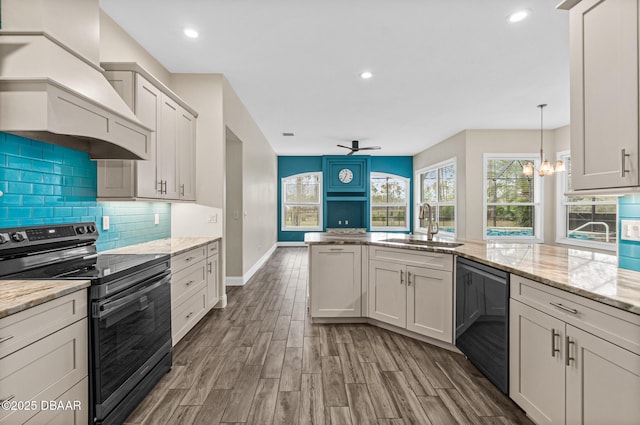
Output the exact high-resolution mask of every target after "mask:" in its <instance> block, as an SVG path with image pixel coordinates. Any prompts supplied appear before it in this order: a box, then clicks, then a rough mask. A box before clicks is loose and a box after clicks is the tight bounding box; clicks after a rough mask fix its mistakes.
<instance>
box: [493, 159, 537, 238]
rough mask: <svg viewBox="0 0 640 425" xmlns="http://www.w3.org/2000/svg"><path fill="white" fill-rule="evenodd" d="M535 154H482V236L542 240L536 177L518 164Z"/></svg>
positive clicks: (521, 164)
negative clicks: (527, 173) (525, 171)
mask: <svg viewBox="0 0 640 425" xmlns="http://www.w3.org/2000/svg"><path fill="white" fill-rule="evenodd" d="M527 162H533V163H534V164H537V162H538V161H537V157H536V155H535V154H485V155H484V220H483V222H484V239H497V238H504V239H519V240H533V241H536V242H540V241H542V234H543V232H542V211H541V208H540V199H542V196H541V185H540V177H538V175H537V174H536V175H534V176H532V177H525V176H524V174H522V167H523V166H524V164H526V163H527Z"/></svg>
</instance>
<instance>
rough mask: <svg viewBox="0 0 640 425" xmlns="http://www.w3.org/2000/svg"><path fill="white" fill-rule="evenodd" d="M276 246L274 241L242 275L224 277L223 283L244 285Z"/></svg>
mask: <svg viewBox="0 0 640 425" xmlns="http://www.w3.org/2000/svg"><path fill="white" fill-rule="evenodd" d="M277 247H278V244H277V243H275V244H273V246H272V247H271V248H270V249H269V251H267V252H266V253H265V254H264V255H263V256H262V257H261V258H260V259H259V260H258V261H256V263H255V264H254V265H253V266H252V267H251V268H250V269H249V270H248V271H247V272H246V273H245V274H244V275H242V276H227V277H226V278H225V279H224V284H225V285H226V286H244V285H245V284H246V283H247V282H248V281H249V279H251V278H252V277H253V275H254V274H256V272H257V271H258V269H260V267H262V266H263V265H264V263H266V262H267V260H268V259H269V257H271V255H272V254H273V252H274V251H275V250H276V248H277Z"/></svg>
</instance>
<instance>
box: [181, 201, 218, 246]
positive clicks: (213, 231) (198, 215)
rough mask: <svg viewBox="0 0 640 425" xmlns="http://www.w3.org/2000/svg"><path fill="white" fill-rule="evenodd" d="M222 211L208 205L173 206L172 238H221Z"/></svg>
mask: <svg viewBox="0 0 640 425" xmlns="http://www.w3.org/2000/svg"><path fill="white" fill-rule="evenodd" d="M222 233H223V229H222V210H221V209H220V208H213V207H209V206H206V205H199V204H188V203H184V204H183V203H173V204H171V236H189V237H200V236H208V237H212V238H221V237H222Z"/></svg>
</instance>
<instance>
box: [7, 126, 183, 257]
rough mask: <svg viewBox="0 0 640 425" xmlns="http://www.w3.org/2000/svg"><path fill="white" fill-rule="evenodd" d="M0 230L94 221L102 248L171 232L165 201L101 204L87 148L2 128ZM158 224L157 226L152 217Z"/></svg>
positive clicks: (93, 166)
mask: <svg viewBox="0 0 640 425" xmlns="http://www.w3.org/2000/svg"><path fill="white" fill-rule="evenodd" d="M0 191H2V192H3V193H4V195H3V196H0V228H3V227H15V226H31V225H43V224H58V223H73V222H79V221H94V222H96V224H97V225H98V229H102V217H103V216H105V215H108V216H109V218H110V222H111V223H110V228H109V230H99V232H100V237H99V239H98V243H97V247H98V250H99V251H104V250H107V249H112V248H118V247H122V246H127V245H133V244H137V243H142V242H148V241H151V240H155V239H162V238H168V237H170V236H171V206H170V204H168V203H164V202H97V201H96V193H97V167H96V163H95V162H94V161H91V160H90V159H89V155H88V154H87V153H85V152H81V151H76V150H73V149H68V148H64V147H61V146H57V145H51V144H48V143H42V142H38V141H35V140H30V139H25V138H23V137H18V136H14V135H12V134H6V133H2V132H0ZM155 214H159V215H160V224H158V225H155V224H154V215H155Z"/></svg>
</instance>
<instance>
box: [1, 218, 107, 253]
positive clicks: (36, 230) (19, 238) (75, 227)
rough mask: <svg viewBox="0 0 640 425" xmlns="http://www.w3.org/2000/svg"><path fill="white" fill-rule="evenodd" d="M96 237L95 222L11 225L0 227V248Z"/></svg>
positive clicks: (6, 248) (3, 249)
mask: <svg viewBox="0 0 640 425" xmlns="http://www.w3.org/2000/svg"><path fill="white" fill-rule="evenodd" d="M97 239H98V231H97V229H96V225H95V223H91V222H89V223H75V224H55V225H49V226H31V227H13V228H7V229H0V250H2V251H5V250H8V249H12V248H14V247H18V246H30V245H39V244H44V243H51V242H64V241H78V240H86V241H87V242H92V241H95V240H97Z"/></svg>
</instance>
